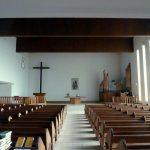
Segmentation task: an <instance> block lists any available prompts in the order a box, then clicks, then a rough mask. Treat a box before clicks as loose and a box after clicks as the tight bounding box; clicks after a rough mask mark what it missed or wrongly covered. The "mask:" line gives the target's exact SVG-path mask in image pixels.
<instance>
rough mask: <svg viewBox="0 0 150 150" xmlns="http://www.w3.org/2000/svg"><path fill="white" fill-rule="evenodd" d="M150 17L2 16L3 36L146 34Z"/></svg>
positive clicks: (1, 30) (0, 33)
mask: <svg viewBox="0 0 150 150" xmlns="http://www.w3.org/2000/svg"><path fill="white" fill-rule="evenodd" d="M145 35H150V19H120V18H1V19H0V36H21V37H22V36H90V37H92V36H102V37H103V36H145Z"/></svg>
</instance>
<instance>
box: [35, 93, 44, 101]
mask: <svg viewBox="0 0 150 150" xmlns="http://www.w3.org/2000/svg"><path fill="white" fill-rule="evenodd" d="M45 94H46V93H33V95H35V97H36V102H37V103H45V102H46V101H45Z"/></svg>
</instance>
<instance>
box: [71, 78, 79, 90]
mask: <svg viewBox="0 0 150 150" xmlns="http://www.w3.org/2000/svg"><path fill="white" fill-rule="evenodd" d="M71 89H72V90H78V89H79V78H71Z"/></svg>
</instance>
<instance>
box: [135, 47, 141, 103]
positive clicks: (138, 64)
mask: <svg viewBox="0 0 150 150" xmlns="http://www.w3.org/2000/svg"><path fill="white" fill-rule="evenodd" d="M136 56H137V75H138V91H139V100H140V101H141V100H142V97H141V73H140V53H139V50H137V51H136Z"/></svg>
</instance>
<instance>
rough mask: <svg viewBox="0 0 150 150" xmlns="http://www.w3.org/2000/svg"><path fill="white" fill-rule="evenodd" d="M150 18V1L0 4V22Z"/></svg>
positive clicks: (10, 0)
mask: <svg viewBox="0 0 150 150" xmlns="http://www.w3.org/2000/svg"><path fill="white" fill-rule="evenodd" d="M19 17H21V18H22V17H23V18H24V17H25V18H30V17H97V18H150V0H0V18H19Z"/></svg>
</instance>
